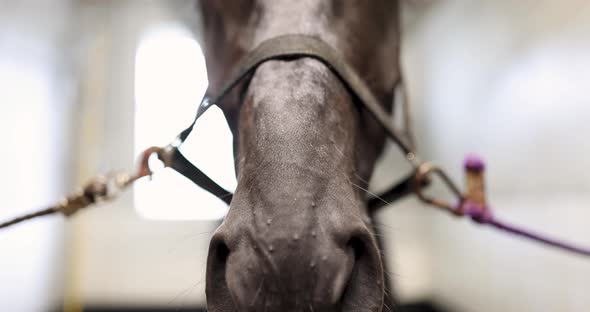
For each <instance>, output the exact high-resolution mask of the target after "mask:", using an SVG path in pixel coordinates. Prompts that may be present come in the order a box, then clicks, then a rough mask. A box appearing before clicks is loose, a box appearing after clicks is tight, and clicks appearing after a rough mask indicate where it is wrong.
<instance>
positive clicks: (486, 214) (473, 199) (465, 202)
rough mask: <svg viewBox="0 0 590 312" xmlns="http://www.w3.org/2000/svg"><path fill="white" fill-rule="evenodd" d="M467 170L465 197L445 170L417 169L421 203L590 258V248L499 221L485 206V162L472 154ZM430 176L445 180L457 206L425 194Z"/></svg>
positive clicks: (425, 166) (430, 166)
mask: <svg viewBox="0 0 590 312" xmlns="http://www.w3.org/2000/svg"><path fill="white" fill-rule="evenodd" d="M464 169H465V181H466V189H467V191H466V192H465V194H463V193H461V191H460V190H459V188H458V187H457V185H456V184H455V183H454V182H453V181H452V180H451V179H450V178H449V176H448V175H447V174H446V173H445V172H444V171H443V170H442V169H440V168H439V167H437V166H435V165H433V164H431V163H422V164H421V165H420V166H418V169H417V170H416V175H415V184H414V191H415V193H416V195H417V196H418V198H419V199H420V200H421V201H422V202H425V203H427V204H429V205H432V206H435V207H438V208H441V209H443V210H445V211H448V212H450V213H452V214H453V215H455V216H457V217H469V218H471V220H473V221H474V222H476V223H478V224H482V225H489V226H492V227H494V228H496V229H499V230H502V231H504V232H507V233H510V234H514V235H517V236H520V237H524V238H527V239H530V240H533V241H535V242H538V243H541V244H544V245H547V246H551V247H555V248H558V249H561V250H564V251H568V252H572V253H575V254H578V255H582V256H586V257H590V248H588V247H581V246H576V245H574V244H571V243H568V242H564V241H561V240H558V239H554V238H551V237H548V236H546V235H542V234H539V233H535V232H532V231H529V230H526V229H523V228H521V227H519V226H514V225H511V224H509V223H507V222H504V221H501V220H499V219H498V218H497V217H495V216H494V215H493V214H492V210H491V208H490V206H488V204H487V203H486V198H485V188H484V169H485V165H484V162H483V160H481V159H480V158H479V157H477V156H475V155H470V156H468V157H467V158H466V159H465V163H464ZM430 175H436V176H438V177H439V178H440V179H441V180H442V182H443V184H444V185H446V186H447V187H448V189H449V190H450V191H451V193H452V194H453V195H454V196H455V197H456V199H457V203H456V204H450V203H448V202H445V201H442V200H440V199H437V198H434V197H429V196H427V195H425V194H424V192H423V187H422V186H420V185H421V184H423V183H424V180H425V179H427V180H429V179H430V177H429V176H430Z"/></svg>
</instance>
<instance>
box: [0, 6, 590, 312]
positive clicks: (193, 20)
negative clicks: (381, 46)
mask: <svg viewBox="0 0 590 312" xmlns="http://www.w3.org/2000/svg"><path fill="white" fill-rule="evenodd" d="M0 26H1V27H0V102H2V105H0V133H1V134H0V138H1V139H2V143H3V146H4V147H3V151H4V152H2V153H0V160H1V161H0V168H2V177H1V178H0V190H1V194H2V196H1V197H2V203H1V204H0V220H3V219H8V218H10V217H13V216H15V215H18V214H23V213H26V212H29V211H32V210H35V209H37V208H40V207H44V206H47V205H49V204H51V203H54V202H55V201H57V200H58V199H59V198H60V197H61V196H62V195H63V194H67V193H69V192H71V191H72V190H75V189H76V187H78V186H80V185H82V184H83V183H84V182H85V181H87V180H88V179H90V178H91V177H93V176H95V175H97V174H101V173H107V172H109V171H111V170H113V169H123V170H131V169H133V168H134V166H135V161H136V160H137V157H138V154H139V153H140V151H141V150H142V149H144V148H145V147H147V146H150V145H157V144H165V143H167V142H168V141H169V140H170V139H172V138H173V137H174V135H175V134H176V133H177V132H178V131H180V130H182V129H183V128H184V127H185V125H186V124H188V123H189V122H190V121H191V119H192V115H193V114H194V111H195V109H196V104H198V102H199V100H200V98H201V97H202V96H203V94H204V92H205V89H206V87H207V76H206V72H205V70H206V68H205V64H204V57H203V55H202V54H201V48H200V45H199V42H200V40H201V38H200V37H199V28H200V17H199V14H198V12H195V5H194V3H193V1H184V0H183V1H174V2H173V1H158V0H146V1H139V0H125V1H115V0H101V1H96V0H42V1H34V0H22V1H9V0H5V1H0ZM401 49H402V66H403V73H404V77H405V83H406V87H407V90H408V96H407V97H406V99H407V100H408V103H409V104H410V108H411V114H412V116H413V126H414V132H415V136H416V142H417V148H418V151H419V153H420V155H421V157H422V158H423V159H429V160H433V161H434V162H436V163H437V164H439V165H441V166H442V167H444V168H446V169H447V170H448V172H449V173H450V175H451V176H452V178H454V179H455V180H457V181H462V180H463V170H462V161H463V158H464V156H465V155H466V154H468V153H477V154H479V155H481V156H482V157H483V158H484V159H485V161H486V165H487V167H486V188H487V195H488V200H489V202H490V204H491V205H492V207H493V208H494V213H495V215H497V216H501V217H502V218H503V219H505V220H508V221H509V222H512V223H514V224H517V225H519V226H524V227H526V228H529V229H532V230H535V231H538V232H543V233H548V234H551V235H552V236H555V237H557V238H560V239H564V240H568V241H571V242H573V243H576V244H579V245H590V173H589V172H590V157H589V156H590V144H587V143H586V141H585V140H586V134H587V133H590V123H589V122H588V121H589V120H590V105H589V104H588V103H590V93H589V92H588V85H589V84H590V57H588V55H590V2H587V1H582V0H562V1H555V0H536V1H533V0H525V1H506V0H504V1H492V0H485V1H452V0H444V1H416V0H404V1H402V44H401ZM393 122H399V120H395V121H393ZM208 133H215V135H208ZM187 153H188V154H189V155H190V157H191V161H194V162H195V163H196V164H198V165H199V166H201V167H203V168H204V171H206V172H207V173H208V174H210V175H211V176H212V177H215V179H216V180H217V181H219V183H220V184H221V185H223V186H224V187H226V188H228V189H232V188H235V184H236V182H235V176H234V173H233V156H232V149H231V134H230V132H229V130H228V129H227V127H226V125H225V122H224V120H223V117H222V115H221V112H220V111H219V110H215V109H212V110H211V111H210V112H208V113H207V116H205V118H203V120H200V121H199V124H198V125H197V129H196V131H195V134H194V136H192V137H191V139H190V140H189V142H188V144H187ZM409 170H410V167H409V166H408V165H407V164H406V163H405V162H404V159H403V157H402V156H401V154H400V153H399V151H398V150H397V148H396V146H395V145H394V144H389V145H388V147H387V150H386V152H385V154H384V156H383V157H382V158H381V159H380V160H379V164H378V166H377V170H376V171H375V174H374V176H373V179H372V181H371V191H372V192H379V191H381V190H384V189H385V188H387V186H389V185H390V184H391V183H393V182H395V181H396V180H397V179H399V178H400V177H402V176H403V175H405V174H406V173H408V172H409ZM433 191H434V193H435V194H438V195H440V196H447V195H448V194H446V192H445V190H444V189H443V188H437V187H436V186H434V187H433ZM226 212H227V206H226V205H225V204H224V203H223V202H221V201H219V200H218V199H217V198H215V197H213V196H212V195H210V194H207V193H206V192H204V191H202V190H200V189H198V188H196V187H195V186H194V185H191V184H190V182H188V181H186V180H185V179H184V178H182V177H180V176H178V175H176V174H174V173H173V172H172V171H169V170H166V169H162V170H159V171H158V174H156V175H154V177H153V179H152V181H147V180H145V181H141V183H139V184H138V185H136V186H135V187H134V188H133V190H130V191H128V192H125V193H123V194H121V197H120V198H119V199H118V200H116V201H113V202H107V203H103V204H101V205H99V206H96V207H92V208H89V209H86V210H84V211H81V212H80V213H78V214H76V215H74V216H72V217H71V218H68V219H65V218H63V217H61V216H50V217H45V218H40V219H36V220H32V221H29V222H26V223H23V224H19V225H16V226H12V227H10V228H7V229H4V230H1V231H0V252H1V255H2V256H0V311H25V312H26V311H33V312H36V311H66V312H77V311H204V307H205V292H204V287H205V282H204V277H205V263H206V256H207V249H208V243H209V239H210V237H211V234H212V232H213V231H214V230H215V228H216V227H217V226H218V225H219V224H220V222H221V220H222V218H223V216H224V215H225V213H226ZM375 222H376V224H377V226H378V227H379V228H380V230H381V231H382V233H383V234H384V240H385V243H386V244H385V251H384V252H385V254H386V258H387V261H388V268H389V272H388V274H387V276H388V277H389V278H390V279H391V280H392V281H393V283H394V287H395V292H396V295H397V296H398V298H399V300H400V302H401V305H402V306H401V308H402V310H401V311H449V312H451V311H459V312H461V311H466V312H469V311H478V312H488V311H489V312H491V311H506V312H512V311H514V312H516V311H548V312H549V311H563V312H583V311H589V309H590V295H589V294H590V286H588V281H589V278H590V259H588V258H583V257H581V256H577V255H572V254H568V253H566V252H562V251H558V250H555V249H552V248H548V247H544V246H542V245H539V244H536V243H532V242H529V241H527V240H524V239H521V238H516V237H513V236H510V235H508V234H505V233H502V232H498V231H495V230H493V229H491V228H489V227H483V226H479V225H478V224H476V223H474V222H471V221H469V220H465V219H458V218H454V217H452V216H449V215H448V214H446V213H443V212H440V211H437V210H435V209H431V208H430V207H428V206H426V205H424V204H423V203H421V202H420V201H418V200H417V199H416V198H415V196H410V197H407V198H405V199H403V200H401V201H399V202H396V203H394V204H392V205H390V206H388V207H387V208H384V209H383V210H382V211H381V212H380V213H379V214H378V216H377V218H376V220H375ZM404 309H405V310H404Z"/></svg>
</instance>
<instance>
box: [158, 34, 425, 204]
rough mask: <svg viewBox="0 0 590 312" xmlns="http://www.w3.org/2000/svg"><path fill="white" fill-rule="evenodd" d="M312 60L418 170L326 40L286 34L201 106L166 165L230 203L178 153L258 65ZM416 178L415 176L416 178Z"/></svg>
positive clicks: (404, 188) (403, 188) (250, 58)
mask: <svg viewBox="0 0 590 312" xmlns="http://www.w3.org/2000/svg"><path fill="white" fill-rule="evenodd" d="M302 57H310V58H313V59H316V60H318V61H320V62H322V63H324V64H325V65H326V66H327V67H328V68H330V70H332V71H333V72H334V73H335V74H336V75H337V76H338V78H340V80H341V81H342V83H344V84H345V85H346V87H347V88H348V89H349V90H350V91H351V94H353V95H354V96H356V97H357V98H358V100H359V102H360V103H361V105H362V106H363V107H364V108H366V109H367V111H369V113H370V114H371V115H372V116H373V117H374V118H375V119H376V120H377V122H378V123H379V124H380V125H381V126H382V127H383V129H384V130H385V131H386V133H387V135H388V136H389V137H390V138H391V139H392V140H393V141H394V142H395V143H396V144H397V145H398V146H399V147H400V149H401V150H402V151H403V153H404V154H405V155H406V158H407V159H408V160H410V162H411V163H412V165H413V166H414V167H416V166H417V164H418V162H417V161H416V159H415V153H414V151H413V150H412V149H411V147H410V145H409V144H408V143H407V141H406V140H404V139H402V136H401V134H400V132H399V131H398V130H396V129H395V128H394V127H393V126H391V120H392V119H391V116H390V115H389V114H388V113H387V111H385V109H384V108H383V106H382V105H381V104H380V103H379V101H378V100H377V98H376V97H375V96H374V95H373V93H372V92H371V90H370V89H369V87H368V86H367V85H366V84H365V83H364V81H363V80H362V79H361V78H360V76H359V75H358V74H357V73H356V72H355V71H354V69H353V68H352V67H351V66H350V65H349V64H348V63H347V62H346V61H345V60H344V59H343V58H342V57H341V56H340V55H339V53H338V52H337V51H336V50H335V49H334V48H332V47H331V46H329V45H328V44H326V43H325V42H324V41H322V40H320V39H318V38H316V37H312V36H307V35H284V36H280V37H275V38H272V39H269V40H267V41H264V42H262V43H261V44H260V45H258V47H256V48H255V49H254V50H252V51H251V52H250V53H248V54H247V55H246V57H245V58H244V59H243V61H242V62H241V63H240V66H238V68H237V70H236V71H235V72H234V74H233V75H232V76H231V77H233V79H232V80H230V81H229V82H228V83H227V84H226V85H225V86H224V87H223V88H222V89H221V91H220V92H219V94H217V95H216V96H214V97H212V98H207V97H206V98H204V99H203V101H202V102H201V105H199V108H198V110H197V114H196V116H195V119H194V120H193V122H192V123H191V124H190V126H189V127H188V128H186V129H185V130H184V131H182V132H181V133H180V134H179V135H178V136H177V139H176V140H175V141H174V142H173V143H171V144H170V145H169V146H168V147H167V148H166V149H165V152H164V154H159V156H160V159H162V160H163V161H164V163H165V164H166V165H167V166H169V167H171V168H173V169H174V170H176V171H178V172H179V173H181V174H182V175H184V176H185V177H187V178H188V179H190V180H191V181H193V182H194V183H196V184H197V185H199V186H200V187H202V188H203V189H205V190H207V191H208V192H210V193H212V194H213V195H215V196H217V197H219V198H221V199H222V200H224V201H225V202H226V203H228V204H229V202H230V201H231V197H232V194H231V193H229V192H227V191H225V190H224V189H223V188H222V187H221V186H219V185H218V184H217V183H215V182H214V181H213V180H211V179H210V178H209V177H208V176H207V175H206V174H204V173H203V172H202V171H201V170H199V169H198V168H197V167H195V166H194V165H193V164H192V163H190V162H189V161H188V160H187V159H186V158H185V157H184V156H183V155H182V153H181V152H180V151H179V150H178V148H179V147H180V146H181V145H182V143H183V142H184V141H185V140H186V138H187V137H188V136H189V134H190V133H191V132H192V130H193V128H194V125H195V123H196V121H197V119H198V118H199V117H200V116H201V115H202V114H203V113H204V112H205V111H206V110H207V109H208V108H209V107H211V105H212V104H218V103H220V102H221V101H222V100H223V98H224V97H225V96H227V95H228V94H229V93H230V92H231V91H232V90H233V89H234V87H236V86H237V85H238V84H239V83H240V82H241V81H242V80H243V79H245V78H246V77H247V76H248V75H250V74H252V73H253V72H254V71H255V70H256V68H258V66H260V65H261V64H262V63H264V62H266V61H269V60H285V59H293V58H302ZM412 177H413V176H412ZM412 177H409V178H407V179H405V180H404V181H402V182H401V183H400V184H397V185H395V186H393V187H392V188H391V189H390V190H389V191H387V192H386V193H385V194H386V196H387V198H389V199H394V198H399V197H401V196H402V195H404V194H409V193H411V187H410V179H411V178H412ZM370 203H371V207H379V206H382V205H381V204H380V202H379V201H370Z"/></svg>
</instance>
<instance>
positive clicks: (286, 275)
mask: <svg viewBox="0 0 590 312" xmlns="http://www.w3.org/2000/svg"><path fill="white" fill-rule="evenodd" d="M201 7H202V8H201V9H202V14H203V21H204V51H205V56H206V60H207V66H208V71H209V73H208V74H209V77H210V87H209V92H210V93H212V94H215V93H216V92H219V91H220V88H221V87H222V85H223V84H224V83H225V82H226V81H227V80H228V79H231V74H230V73H231V72H232V71H233V70H235V67H236V66H237V64H238V63H239V62H240V60H241V59H242V58H243V57H245V56H246V55H247V53H248V52H249V51H251V50H252V49H254V48H255V47H256V46H258V45H259V44H260V43H261V42H264V41H265V40H267V39H271V38H275V37H278V36H282V35H288V34H301V35H307V36H313V37H315V38H317V39H319V40H322V41H323V42H325V43H327V44H328V45H330V46H332V47H333V48H334V49H335V50H337V51H338V52H339V53H340V54H341V56H342V58H343V59H344V60H345V61H346V62H347V63H348V64H350V65H351V66H352V68H354V70H355V71H356V72H357V73H358V74H359V76H360V77H361V78H362V79H363V80H364V81H365V83H366V84H367V85H368V86H369V88H370V90H371V91H372V93H373V94H374V95H375V96H376V97H377V98H378V99H379V100H380V102H381V103H384V104H383V105H384V108H385V109H387V110H391V107H390V106H391V105H387V104H391V103H392V99H393V90H394V87H395V85H396V83H397V82H398V80H399V62H398V59H399V57H398V56H399V19H398V13H399V12H398V4H397V3H396V2H394V1H385V0H384V1H362V2H361V1H319V0H308V1H275V0H272V1H271V0H268V1H263V0H248V1H239V2H238V1H232V2H230V1H225V2H223V1H202V2H201ZM217 104H218V105H219V106H220V107H221V108H222V109H223V111H224V113H225V115H226V118H227V120H228V122H229V125H230V128H231V129H232V132H233V135H234V152H235V159H236V172H237V177H238V185H237V189H236V191H235V195H234V197H233V200H232V202H231V205H230V210H229V213H228V215H227V217H226V218H225V220H224V221H223V223H222V224H221V226H220V227H219V228H218V229H217V231H216V232H215V234H214V236H213V238H212V241H211V245H210V250H209V257H208V264H207V285H206V292H207V301H208V309H209V310H210V311H213V312H215V311H381V310H382V308H383V300H384V292H385V286H384V285H385V281H384V273H383V272H384V270H383V264H382V257H381V254H380V250H379V248H378V245H377V243H376V239H375V236H374V234H373V231H372V224H371V219H370V216H369V212H368V211H367V206H366V197H365V195H366V194H365V190H366V188H367V187H368V182H367V181H369V180H370V178H371V173H372V171H373V167H374V164H375V161H376V159H377V158H378V156H379V155H380V153H381V151H382V149H383V145H384V139H385V134H384V132H383V129H382V128H381V127H380V126H379V124H378V123H377V122H376V121H375V120H374V119H373V117H372V116H370V114H368V113H367V112H366V111H365V110H364V109H362V106H359V103H358V100H357V99H356V98H355V97H354V96H353V94H351V93H350V90H348V88H347V87H346V85H345V84H344V83H343V81H342V80H341V79H340V78H339V77H338V76H337V75H335V73H334V72H333V70H332V69H330V67H329V65H327V64H325V63H322V62H320V61H318V60H316V59H313V58H307V57H301V58H292V59H283V60H269V61H266V62H264V63H263V64H261V65H260V66H258V67H257V69H256V70H255V72H254V73H253V74H252V75H251V76H249V77H248V79H244V80H243V81H241V82H240V84H239V85H238V87H237V88H235V90H234V91H232V92H231V93H230V94H229V95H228V96H227V97H225V98H224V100H223V101H222V102H221V103H217Z"/></svg>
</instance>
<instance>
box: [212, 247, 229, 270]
mask: <svg viewBox="0 0 590 312" xmlns="http://www.w3.org/2000/svg"><path fill="white" fill-rule="evenodd" d="M228 256H229V248H228V247H227V245H226V244H225V243H224V242H219V243H217V245H216V246H215V261H217V263H219V264H222V265H225V264H226V263H227V257H228Z"/></svg>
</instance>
